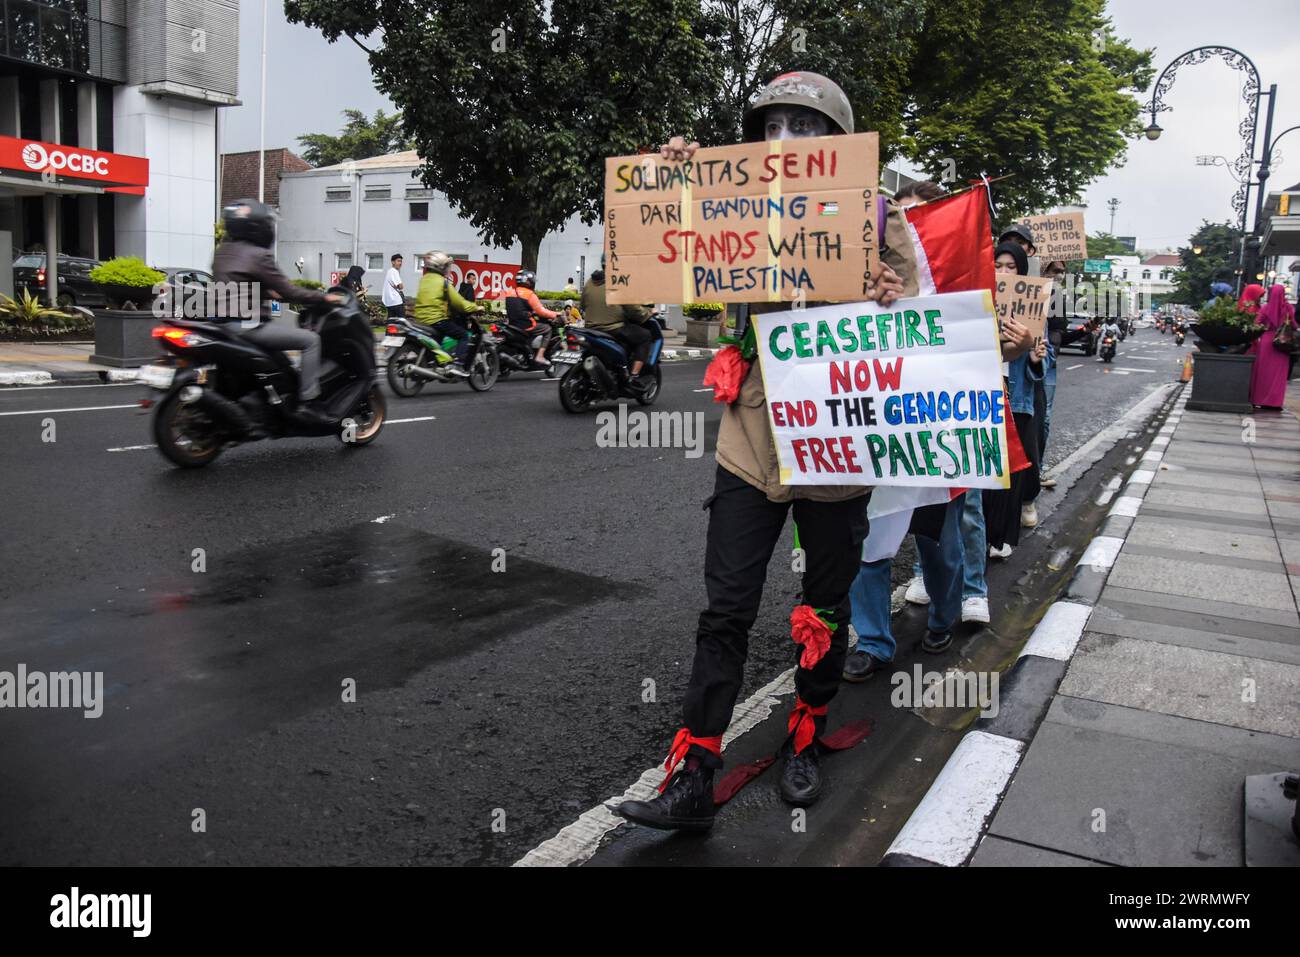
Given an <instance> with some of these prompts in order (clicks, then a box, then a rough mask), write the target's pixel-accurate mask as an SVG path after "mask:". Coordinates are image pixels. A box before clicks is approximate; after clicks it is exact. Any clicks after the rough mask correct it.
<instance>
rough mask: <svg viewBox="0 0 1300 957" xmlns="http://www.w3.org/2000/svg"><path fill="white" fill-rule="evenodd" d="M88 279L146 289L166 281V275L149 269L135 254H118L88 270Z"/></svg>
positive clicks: (107, 284) (101, 283)
mask: <svg viewBox="0 0 1300 957" xmlns="http://www.w3.org/2000/svg"><path fill="white" fill-rule="evenodd" d="M90 281H91V282H95V283H99V284H100V285H103V286H134V287H137V288H143V289H148V288H151V287H153V286H156V285H158V283H160V282H166V281H167V276H166V275H165V274H164V273H160V272H159V271H158V270H157V269H151V268H150V267H148V266H146V265H145V264H144V261H143V260H141V259H139V258H137V257H135V256H118V257H117V258H116V259H110V260H109V261H108V262H105V263H100V264H99V265H98V266H96V267H95V268H94V269H92V270H91V271H90Z"/></svg>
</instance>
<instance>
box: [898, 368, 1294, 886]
mask: <svg viewBox="0 0 1300 957" xmlns="http://www.w3.org/2000/svg"><path fill="white" fill-rule="evenodd" d="M1186 399H1187V395H1186V391H1185V392H1184V394H1183V396H1182V397H1181V398H1180V400H1179V401H1178V402H1177V403H1176V405H1175V407H1174V409H1173V411H1172V412H1171V414H1170V416H1169V418H1168V420H1167V421H1166V423H1165V425H1164V427H1163V428H1162V429H1161V431H1160V432H1159V433H1158V434H1157V435H1156V436H1155V437H1154V438H1152V440H1151V443H1150V447H1149V448H1148V449H1147V450H1146V452H1145V454H1144V455H1143V456H1142V460H1141V462H1140V463H1138V465H1137V470H1136V471H1135V472H1134V473H1133V475H1132V476H1131V477H1130V479H1129V484H1128V486H1127V488H1126V489H1125V491H1124V493H1123V496H1122V497H1121V498H1120V499H1118V500H1117V501H1116V503H1115V505H1114V507H1113V508H1112V510H1111V512H1110V516H1109V517H1108V519H1107V521H1106V524H1105V525H1104V526H1103V528H1102V529H1101V533H1100V535H1099V536H1098V537H1097V538H1095V539H1094V540H1093V542H1092V544H1091V545H1090V546H1089V549H1088V554H1085V556H1084V558H1083V559H1082V560H1081V562H1080V566H1079V570H1078V571H1076V573H1075V578H1074V579H1073V580H1072V582H1071V587H1070V590H1069V591H1068V592H1067V594H1066V595H1064V596H1063V600H1062V601H1058V602H1057V603H1055V604H1054V605H1053V606H1052V607H1051V609H1050V610H1049V611H1048V614H1047V615H1046V616H1045V617H1044V619H1043V620H1042V622H1040V624H1039V626H1038V628H1037V629H1036V630H1035V632H1034V635H1033V636H1032V637H1031V639H1030V642H1029V644H1028V645H1026V647H1025V650H1024V652H1023V653H1022V657H1021V659H1020V660H1019V662H1017V666H1016V667H1015V668H1013V669H1012V671H1011V672H1010V673H1009V674H1008V675H1006V676H1004V681H1003V689H1002V692H1003V693H1002V696H1001V702H1002V708H1001V713H1000V714H999V715H998V716H997V717H995V718H991V719H990V718H985V719H982V720H981V721H980V722H978V723H977V724H976V725H975V726H974V730H972V731H971V732H970V733H968V734H967V736H966V737H965V738H964V739H963V740H962V742H961V744H960V745H959V747H958V749H957V751H956V752H954V754H953V756H952V759H951V760H950V761H949V762H948V764H947V765H946V766H945V768H944V771H943V772H942V773H941V775H940V778H939V779H938V780H936V782H935V785H934V787H932V788H931V790H930V792H929V793H928V794H927V795H926V798H925V799H924V800H923V801H922V804H921V806H919V807H918V808H917V810H916V812H915V813H914V814H913V816H912V818H911V819H909V821H908V823H907V825H906V826H905V827H904V829H903V831H902V832H901V833H900V835H899V837H898V839H897V840H896V841H895V843H894V846H892V847H891V848H890V855H887V857H886V862H887V863H902V864H918V863H919V864H946V865H955V864H962V863H969V864H972V865H977V866H997V865H1020V866H1026V865H1032V866H1041V865H1049V866H1051V865H1067V866H1098V865H1126V866H1134V865H1155V866H1191V865H1218V866H1233V867H1235V866H1242V865H1245V864H1251V865H1263V864H1274V865H1278V864H1282V865H1292V866H1295V865H1300V842H1298V841H1297V840H1296V839H1295V838H1293V837H1292V836H1291V834H1290V828H1289V825H1290V818H1291V814H1292V812H1293V810H1294V807H1295V803H1294V800H1290V801H1288V800H1286V799H1285V798H1284V797H1283V794H1282V787H1281V781H1282V779H1283V777H1284V772H1290V773H1292V774H1294V773H1296V772H1297V771H1300V609H1298V608H1297V601H1296V595H1297V588H1298V587H1300V421H1298V417H1300V388H1297V385H1292V387H1291V389H1290V391H1289V392H1288V410H1287V411H1285V412H1280V413H1279V412H1256V413H1255V414H1254V415H1252V416H1245V417H1243V416H1241V415H1233V414H1225V413H1209V412H1185V411H1183V408H1184V405H1185V403H1186ZM1017 671H1019V672H1020V674H1018V675H1017V674H1016V672H1017ZM1062 675H1063V680H1062ZM1057 682H1059V687H1058V686H1057ZM1026 688H1028V689H1029V693H1028V695H1027V697H1028V699H1029V701H1030V703H1029V704H1026V703H1025V698H1026V694H1025V689H1026ZM1044 713H1045V714H1044ZM1040 721H1041V723H1039V722H1040ZM1008 784H1009V786H1008ZM1003 794H1004V795H1005V796H1004V797H1003V798H1002V800H1001V804H1000V805H999V804H998V797H999V795H1003ZM995 809H996V810H995ZM986 827H987V831H985V828H986ZM972 850H973V851H974V853H973V855H972V854H971V851H972ZM891 856H892V858H893V859H892V860H891V859H890V858H891Z"/></svg>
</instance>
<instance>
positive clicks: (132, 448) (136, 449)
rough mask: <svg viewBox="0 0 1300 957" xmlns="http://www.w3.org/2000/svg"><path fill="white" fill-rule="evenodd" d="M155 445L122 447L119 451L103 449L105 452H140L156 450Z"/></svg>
mask: <svg viewBox="0 0 1300 957" xmlns="http://www.w3.org/2000/svg"><path fill="white" fill-rule="evenodd" d="M156 448H158V446H156V445H124V446H122V447H121V448H119V449H105V450H104V451H105V452H140V451H143V450H144V449H156Z"/></svg>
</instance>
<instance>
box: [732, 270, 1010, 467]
mask: <svg viewBox="0 0 1300 957" xmlns="http://www.w3.org/2000/svg"><path fill="white" fill-rule="evenodd" d="M753 321H754V323H755V334H756V335H755V340H756V342H757V345H758V354H759V361H760V363H761V367H762V372H763V383H764V386H765V388H766V392H767V409H768V418H769V422H770V424H771V427H772V436H773V440H774V443H775V446H776V453H777V460H778V463H779V466H780V475H781V482H782V484H784V485H911V486H916V485H929V486H947V487H950V488H1006V487H1007V485H1008V483H1009V480H1010V475H1011V470H1010V462H1009V458H1008V450H1007V437H1006V420H1005V415H1004V405H1003V384H1002V372H1001V354H1000V351H999V348H998V337H997V323H996V321H995V319H994V315H993V297H992V294H991V293H990V292H988V291H985V290H977V291H972V292H955V293H947V294H945V295H938V296H924V297H918V298H915V299H902V300H899V301H897V302H895V303H893V304H892V305H890V306H883V307H882V306H878V305H876V304H875V303H870V302H858V303H852V304H849V305H831V306H818V307H816V308H813V309H806V310H793V311H789V312H775V313H765V314H763V315H759V316H755V317H754V320H753Z"/></svg>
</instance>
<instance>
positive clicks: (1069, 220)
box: [1021, 212, 1088, 262]
mask: <svg viewBox="0 0 1300 957" xmlns="http://www.w3.org/2000/svg"><path fill="white" fill-rule="evenodd" d="M1021 222H1023V223H1024V224H1025V225H1026V226H1028V227H1029V231H1030V233H1032V234H1033V237H1034V246H1035V247H1036V248H1037V250H1038V252H1037V253H1036V255H1037V256H1038V257H1039V258H1040V259H1041V260H1042V261H1043V262H1051V261H1052V260H1054V259H1062V260H1064V261H1066V262H1072V261H1073V260H1076V259H1087V258H1088V235H1087V233H1086V232H1084V225H1083V213H1080V212H1074V213H1049V214H1047V215H1046V216H1029V217H1027V218H1026V219H1023V220H1021Z"/></svg>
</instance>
